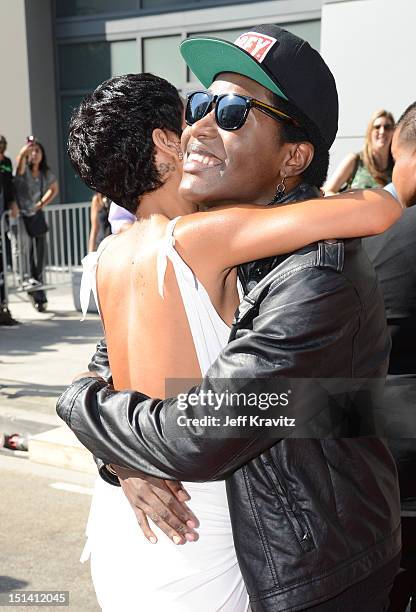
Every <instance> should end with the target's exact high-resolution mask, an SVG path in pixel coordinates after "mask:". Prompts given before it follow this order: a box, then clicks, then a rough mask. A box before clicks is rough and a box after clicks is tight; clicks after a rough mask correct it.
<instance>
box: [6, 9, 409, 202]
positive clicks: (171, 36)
mask: <svg viewBox="0 0 416 612" xmlns="http://www.w3.org/2000/svg"><path fill="white" fill-rule="evenodd" d="M394 5H395V7H394V9H392V7H391V3H389V2H388V0H350V1H344V0H331V1H330V2H323V0H257V1H256V0H35V1H33V0H2V2H1V3H0V23H3V24H7V26H6V28H4V30H5V36H4V37H3V39H2V40H0V50H1V51H2V52H3V53H2V57H3V58H9V61H8V62H7V64H6V65H5V64H4V63H3V64H2V66H1V68H0V74H1V78H2V82H3V84H6V87H5V88H4V89H3V94H2V96H0V133H5V135H6V137H7V138H8V141H9V143H10V149H9V151H10V153H11V154H12V155H13V156H14V155H15V154H16V153H17V151H18V150H19V148H20V146H22V145H23V144H24V141H25V137H26V136H27V135H29V134H32V133H33V134H35V136H37V137H38V138H39V140H41V141H42V142H43V143H44V144H45V146H46V150H47V151H48V157H49V159H50V165H51V167H52V169H53V170H54V171H55V172H56V173H57V174H58V176H59V180H60V185H61V201H64V202H76V201H81V200H85V199H89V198H90V196H91V193H90V192H89V190H88V189H87V188H86V187H85V186H84V185H83V184H82V183H81V181H80V180H79V179H78V178H77V177H76V176H75V173H74V171H73V169H72V168H71V165H70V163H69V161H68V158H67V156H66V137H67V126H68V121H69V118H70V115H71V112H72V109H73V108H74V107H76V106H77V105H78V103H79V102H80V100H81V99H82V98H83V96H84V95H85V94H86V93H88V92H89V91H91V90H92V89H94V88H95V87H96V86H97V85H98V84H99V83H101V82H102V81H103V80H105V79H107V78H109V77H111V76H115V75H119V74H125V73H128V72H153V73H155V74H158V75H160V76H163V77H165V78H167V79H168V80H170V81H171V82H172V83H174V84H175V85H176V86H177V87H178V89H180V90H181V91H182V92H186V91H187V90H190V89H192V88H194V87H195V86H198V83H197V82H196V79H195V77H194V75H193V74H192V73H191V72H190V71H189V69H187V67H186V66H185V64H184V62H183V61H182V59H181V57H180V54H179V51H178V46H179V43H180V41H181V40H183V39H185V38H187V37H189V36H194V35H198V34H207V35H210V36H218V37H220V38H225V39H227V40H231V41H233V40H235V39H236V38H237V36H238V35H239V34H240V33H241V32H242V31H245V30H247V29H248V28H250V27H251V26H252V25H253V24H256V23H267V22H269V23H276V24H278V25H281V26H282V27H285V28H287V29H289V30H291V31H292V32H294V33H295V34H298V35H300V36H302V37H303V38H305V39H307V40H308V41H309V42H310V43H311V45H312V46H314V47H315V48H316V49H318V50H321V52H322V53H323V55H324V57H325V59H326V60H327V62H328V64H329V66H330V67H331V69H332V70H333V71H334V74H335V77H336V80H337V83H338V88H339V92H340V102H341V116H340V132H339V138H338V139H337V142H336V144H335V146H334V149H333V160H334V161H338V159H339V157H340V156H341V155H342V154H343V153H344V152H347V151H349V150H351V147H352V150H358V149H359V148H360V146H361V140H362V137H363V134H364V132H365V127H366V123H367V121H368V117H369V116H370V114H371V113H372V112H373V110H375V109H376V108H379V107H382V106H386V107H388V109H389V110H392V111H393V112H394V113H396V115H397V114H398V113H399V112H400V111H401V110H402V109H403V108H404V107H405V106H406V105H407V104H408V103H410V102H411V101H413V100H412V92H411V86H410V84H409V86H408V87H407V90H406V87H405V88H404V89H405V91H402V89H403V88H402V87H401V86H400V87H397V85H396V86H395V87H393V88H392V87H391V82H392V80H393V81H395V82H396V81H397V80H398V79H397V76H398V73H397V71H396V70H395V69H393V65H394V62H395V61H398V59H399V56H400V60H401V63H400V66H402V67H403V61H404V63H405V66H404V68H403V69H402V70H401V71H400V72H399V74H400V78H401V77H403V76H404V73H405V72H406V66H407V65H408V66H409V68H410V65H411V64H412V63H413V62H412V61H411V59H410V57H409V58H408V59H404V58H403V55H404V57H405V58H406V53H407V50H406V48H405V47H406V43H405V42H403V39H402V35H401V32H400V31H399V30H400V26H401V24H406V23H407V24H408V26H406V25H403V27H405V28H406V27H408V28H409V29H410V26H411V23H412V22H413V20H414V18H415V17H416V5H415V6H413V5H414V3H413V2H412V0H396V1H395V3H394ZM388 7H389V8H388ZM386 11H388V14H387V13H386ZM392 12H393V14H392ZM395 16H396V17H397V18H396V17H395ZM394 19H396V21H397V28H396V30H397V31H396V30H395V32H394V33H395V36H396V37H397V38H396V37H395V38H393V39H392V37H391V35H390V36H389V38H388V39H386V38H383V33H384V31H385V30H386V32H387V31H388V29H389V28H390V29H391V24H392V20H393V21H394ZM410 40H411V39H408V41H409V42H408V43H407V44H408V45H409V47H410ZM410 51H411V50H410V49H409V53H410ZM410 55H411V54H410ZM387 56H388V59H389V63H388V64H387V65H386V64H384V65H383V68H382V69H380V64H383V62H384V61H385V58H386V57H387ZM406 62H407V64H406ZM389 68H391V69H392V70H391V71H390V70H389ZM410 75H411V73H410ZM410 75H409V79H410V80H411V76H410ZM413 95H414V94H413ZM103 161H105V160H103Z"/></svg>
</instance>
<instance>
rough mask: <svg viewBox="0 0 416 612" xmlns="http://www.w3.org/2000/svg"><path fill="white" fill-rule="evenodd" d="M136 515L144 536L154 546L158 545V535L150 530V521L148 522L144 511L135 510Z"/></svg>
mask: <svg viewBox="0 0 416 612" xmlns="http://www.w3.org/2000/svg"><path fill="white" fill-rule="evenodd" d="M133 509H134V512H135V514H136V518H137V522H138V523H139V525H140V529H141V530H142V531H143V535H144V536H145V538H147V539H148V540H149V542H151V543H152V544H156V543H157V537H156V534H155V533H154V532H153V531H152V530H151V529H150V525H149V521H148V520H147V516H146V515H145V513H144V512H143V510H139V508H133Z"/></svg>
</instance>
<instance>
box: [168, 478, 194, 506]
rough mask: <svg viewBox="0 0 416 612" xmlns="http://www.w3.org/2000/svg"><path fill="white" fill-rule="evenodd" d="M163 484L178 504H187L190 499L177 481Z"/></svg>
mask: <svg viewBox="0 0 416 612" xmlns="http://www.w3.org/2000/svg"><path fill="white" fill-rule="evenodd" d="M165 484H166V486H167V487H168V489H170V491H172V493H173V494H174V496H175V497H176V499H177V500H178V501H180V502H187V501H189V500H190V499H191V496H190V495H189V493H188V491H187V490H186V489H185V487H184V486H183V484H182V483H181V482H179V481H178V480H165Z"/></svg>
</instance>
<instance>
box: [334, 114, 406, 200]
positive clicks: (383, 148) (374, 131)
mask: <svg viewBox="0 0 416 612" xmlns="http://www.w3.org/2000/svg"><path fill="white" fill-rule="evenodd" d="M394 125H395V124H394V117H393V115H392V114H391V113H390V112H388V111H386V110H384V109H382V110H379V111H376V112H375V113H374V114H373V116H372V117H371V120H370V123H369V124H368V126H367V132H366V135H365V141H364V147H363V149H362V151H361V153H350V154H349V155H347V157H345V158H344V160H343V161H342V162H341V163H340V165H339V166H338V168H337V169H336V170H335V172H334V173H333V175H332V176H331V177H330V178H329V179H328V181H327V182H326V185H325V187H324V191H325V194H326V195H334V194H335V193H338V192H339V191H343V190H345V189H373V188H374V187H378V188H380V187H383V186H384V185H387V183H390V181H391V174H392V170H393V158H392V155H391V139H392V137H393V131H394Z"/></svg>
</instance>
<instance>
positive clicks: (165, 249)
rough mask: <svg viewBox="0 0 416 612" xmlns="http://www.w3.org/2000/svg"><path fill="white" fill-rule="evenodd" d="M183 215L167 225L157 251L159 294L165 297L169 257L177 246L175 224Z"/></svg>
mask: <svg viewBox="0 0 416 612" xmlns="http://www.w3.org/2000/svg"><path fill="white" fill-rule="evenodd" d="M179 219H181V217H175V219H171V220H170V221H169V223H168V224H167V226H166V230H165V235H164V237H163V238H162V240H161V244H160V246H159V250H158V253H157V262H156V265H157V288H158V291H159V295H160V296H161V297H162V298H163V287H164V284H165V275H166V268H167V265H168V257H169V256H170V254H171V252H172V249H174V247H175V236H174V235H173V232H174V231H175V226H176V224H177V222H178V221H179Z"/></svg>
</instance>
